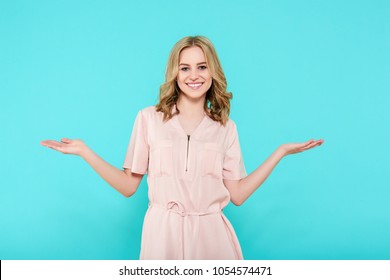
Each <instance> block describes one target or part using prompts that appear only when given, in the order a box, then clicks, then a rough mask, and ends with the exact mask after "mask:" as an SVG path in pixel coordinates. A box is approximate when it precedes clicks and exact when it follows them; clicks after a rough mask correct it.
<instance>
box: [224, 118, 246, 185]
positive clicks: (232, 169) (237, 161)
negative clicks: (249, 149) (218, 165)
mask: <svg viewBox="0 0 390 280" xmlns="http://www.w3.org/2000/svg"><path fill="white" fill-rule="evenodd" d="M228 125H229V127H228V131H227V135H226V138H227V148H226V151H225V156H224V160H223V171H222V178H223V179H225V180H240V179H242V178H244V177H246V170H245V165H244V160H243V157H242V153H241V148H240V142H239V140H238V132H237V127H236V125H235V123H234V122H232V121H230V124H228Z"/></svg>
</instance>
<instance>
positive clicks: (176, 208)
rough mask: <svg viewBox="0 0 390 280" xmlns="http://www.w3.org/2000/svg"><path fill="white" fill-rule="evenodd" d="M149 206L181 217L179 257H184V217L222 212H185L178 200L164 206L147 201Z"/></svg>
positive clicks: (220, 212)
mask: <svg viewBox="0 0 390 280" xmlns="http://www.w3.org/2000/svg"><path fill="white" fill-rule="evenodd" d="M149 207H156V208H159V209H162V210H165V211H168V212H171V213H174V214H176V215H179V216H180V217H181V219H180V254H181V256H180V257H181V259H182V260H183V259H184V218H186V217H188V216H198V217H200V216H209V215H217V214H222V210H217V211H211V212H186V210H185V208H184V205H183V204H182V203H180V202H178V201H170V202H168V203H167V205H166V206H163V205H161V204H158V203H152V202H149Z"/></svg>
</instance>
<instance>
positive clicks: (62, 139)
mask: <svg viewBox="0 0 390 280" xmlns="http://www.w3.org/2000/svg"><path fill="white" fill-rule="evenodd" d="M61 142H63V143H66V144H69V143H70V142H72V140H70V139H68V138H61Z"/></svg>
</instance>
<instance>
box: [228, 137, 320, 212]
mask: <svg viewBox="0 0 390 280" xmlns="http://www.w3.org/2000/svg"><path fill="white" fill-rule="evenodd" d="M322 143H324V140H316V141H314V140H309V141H307V142H305V143H290V144H283V145H281V146H280V147H278V148H277V149H276V150H275V151H274V152H273V153H272V154H271V155H270V156H269V158H267V159H266V160H265V161H264V162H263V163H262V164H261V165H260V166H259V167H258V168H257V169H256V170H255V171H253V172H252V173H251V174H249V175H248V176H246V177H245V178H243V179H241V180H223V182H224V184H225V186H226V188H227V189H228V190H229V193H230V199H231V201H232V202H233V203H234V204H235V205H241V204H243V203H244V202H245V200H247V199H248V197H249V196H250V195H251V194H252V193H254V191H255V190H257V188H258V187H260V185H261V184H262V183H263V182H264V181H265V179H267V177H268V176H269V175H270V174H271V172H272V170H273V169H274V168H275V166H276V165H277V164H278V163H279V161H280V160H281V159H282V158H283V157H285V156H286V155H290V154H295V153H300V152H303V151H306V150H309V149H312V148H314V147H317V146H319V145H321V144H322Z"/></svg>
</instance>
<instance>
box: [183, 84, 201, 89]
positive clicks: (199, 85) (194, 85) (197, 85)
mask: <svg viewBox="0 0 390 280" xmlns="http://www.w3.org/2000/svg"><path fill="white" fill-rule="evenodd" d="M186 85H187V86H189V87H190V88H192V89H198V88H200V87H201V86H202V85H203V83H187V84H186Z"/></svg>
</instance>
